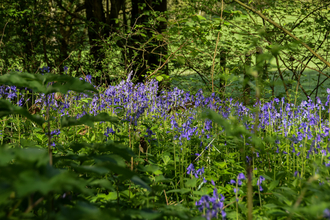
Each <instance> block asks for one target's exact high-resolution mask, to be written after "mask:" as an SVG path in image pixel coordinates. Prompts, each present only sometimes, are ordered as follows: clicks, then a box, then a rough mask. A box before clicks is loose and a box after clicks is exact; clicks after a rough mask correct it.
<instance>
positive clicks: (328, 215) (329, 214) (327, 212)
mask: <svg viewBox="0 0 330 220" xmlns="http://www.w3.org/2000/svg"><path fill="white" fill-rule="evenodd" d="M327 90H328V89H327ZM328 93H329V92H328ZM323 216H324V218H326V219H330V210H329V209H325V210H324V211H323Z"/></svg>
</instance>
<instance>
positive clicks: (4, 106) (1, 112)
mask: <svg viewBox="0 0 330 220" xmlns="http://www.w3.org/2000/svg"><path fill="white" fill-rule="evenodd" d="M0 77H1V76H0ZM9 115H21V116H24V117H26V118H28V119H29V120H31V121H32V122H34V123H36V124H38V125H39V126H41V125H42V124H43V123H44V122H45V120H44V119H43V118H41V117H40V116H39V115H31V114H30V113H29V112H28V111H27V110H26V109H25V108H22V107H19V106H15V105H13V104H12V103H11V102H9V101H8V100H0V118H3V117H6V116H9Z"/></svg>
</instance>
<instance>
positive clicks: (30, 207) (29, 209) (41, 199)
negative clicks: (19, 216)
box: [24, 197, 44, 213]
mask: <svg viewBox="0 0 330 220" xmlns="http://www.w3.org/2000/svg"><path fill="white" fill-rule="evenodd" d="M43 200H44V197H41V198H40V199H38V200H37V201H36V202H35V203H33V205H30V206H29V207H27V209H26V210H25V212H24V213H29V212H30V211H31V210H32V209H33V208H34V207H36V206H37V205H38V204H39V203H40V202H42V201H43Z"/></svg>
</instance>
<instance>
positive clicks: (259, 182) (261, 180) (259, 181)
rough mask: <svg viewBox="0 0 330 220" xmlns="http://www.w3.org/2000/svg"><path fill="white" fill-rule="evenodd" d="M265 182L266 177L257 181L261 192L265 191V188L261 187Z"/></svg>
mask: <svg viewBox="0 0 330 220" xmlns="http://www.w3.org/2000/svg"><path fill="white" fill-rule="evenodd" d="M263 181H265V177H263V176H260V177H259V179H258V180H257V185H258V186H259V189H260V191H263V188H262V187H261V183H262V182H263Z"/></svg>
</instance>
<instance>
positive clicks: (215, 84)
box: [0, 0, 329, 104]
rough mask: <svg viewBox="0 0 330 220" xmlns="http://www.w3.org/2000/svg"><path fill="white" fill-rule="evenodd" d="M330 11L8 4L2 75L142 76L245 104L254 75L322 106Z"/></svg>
mask: <svg viewBox="0 0 330 220" xmlns="http://www.w3.org/2000/svg"><path fill="white" fill-rule="evenodd" d="M328 5H329V2H328V1H248V2H245V3H243V2H239V1H224V2H223V4H222V2H221V1H179V0H173V1H172V0H168V1H159V2H158V1H144V0H141V1H115V0H113V1H110V0H109V1H101V0H95V1H94V0H91V1H88V0H86V1H63V0H53V1H17V2H14V3H13V2H12V1H3V2H2V4H1V12H0V13H1V19H0V24H1V27H2V34H1V40H0V47H1V51H0V72H1V74H4V73H6V72H8V71H9V70H14V69H19V70H23V71H28V72H31V73H33V72H37V71H39V69H40V68H42V67H47V70H48V71H50V72H51V73H58V74H63V73H64V72H66V73H69V74H70V75H73V76H82V75H83V74H84V73H85V74H90V75H92V76H93V78H94V82H95V83H96V84H100V85H101V84H103V83H105V82H106V83H107V84H110V83H111V82H119V81H120V80H121V79H125V78H126V77H127V75H128V73H129V72H131V71H133V73H134V82H137V81H139V82H143V81H145V80H150V79H151V78H153V77H156V79H157V80H159V81H162V82H163V86H164V87H169V86H170V85H175V86H179V88H183V87H185V88H190V90H197V89H198V88H204V91H205V92H215V93H217V94H220V93H221V94H222V95H223V96H225V94H226V93H227V96H231V97H236V98H238V97H240V99H243V100H245V101H244V102H245V104H247V103H250V102H249V95H250V94H254V93H253V91H254V89H253V88H255V86H253V85H255V82H254V77H252V75H253V74H252V75H251V73H252V72H258V73H259V78H260V79H262V80H261V81H262V82H263V84H264V85H265V86H264V87H265V90H264V91H263V92H262V94H263V96H264V97H270V96H273V97H275V96H276V97H282V96H289V95H290V92H289V90H290V89H291V91H293V92H296V93H298V94H299V98H300V100H301V99H307V97H314V98H315V97H316V96H318V95H319V94H320V92H321V91H323V92H324V91H325V88H326V85H327V79H328V78H329V76H328V74H327V73H328V69H327V67H328V65H329V63H328V62H324V61H326V60H327V59H328V48H329V43H328V34H329V30H328V29H329V25H328V22H329V20H328V18H327V17H328V13H329V10H328ZM257 11H258V13H257ZM269 20H272V21H273V22H270V21H269ZM299 40H301V42H300V41H299ZM313 52H314V53H313ZM274 55H275V56H274ZM64 70H65V71H64ZM297 82H298V83H297ZM250 83H252V84H253V85H250ZM180 86H181V87H180ZM187 86H188V87H187ZM251 88H252V89H251ZM251 92H252V93H251ZM319 96H320V97H321V98H322V97H323V100H324V96H322V95H319Z"/></svg>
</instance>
